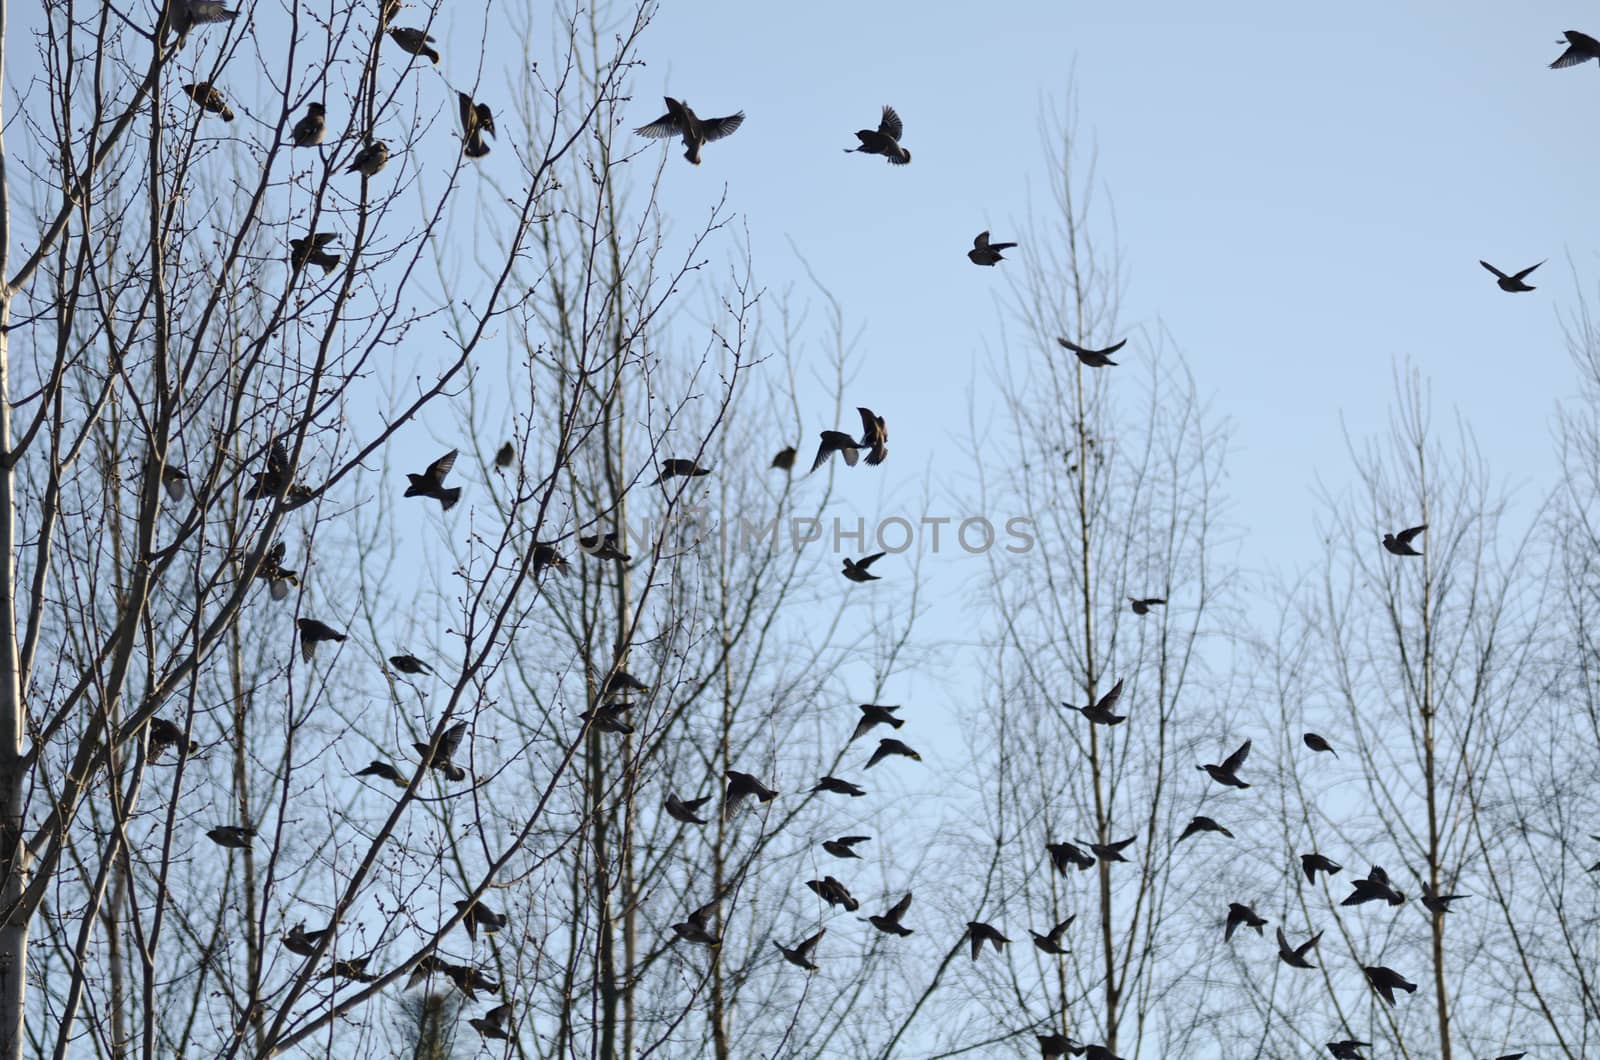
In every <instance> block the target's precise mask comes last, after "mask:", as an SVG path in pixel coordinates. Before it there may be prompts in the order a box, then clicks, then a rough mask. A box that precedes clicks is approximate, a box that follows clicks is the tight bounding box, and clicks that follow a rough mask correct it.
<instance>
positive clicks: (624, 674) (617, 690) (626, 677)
mask: <svg viewBox="0 0 1600 1060" xmlns="http://www.w3.org/2000/svg"><path fill="white" fill-rule="evenodd" d="M581 543H582V542H580V544H581ZM648 691H650V686H649V685H647V684H645V683H644V682H643V681H641V680H639V679H638V678H637V677H635V676H633V675H632V674H630V673H629V672H628V671H626V670H623V669H621V668H618V669H616V670H614V671H612V672H611V674H610V675H609V676H608V677H607V678H606V680H605V684H603V685H601V687H600V695H601V696H602V697H604V698H606V699H612V698H615V697H617V696H627V695H632V694H633V693H635V692H648Z"/></svg>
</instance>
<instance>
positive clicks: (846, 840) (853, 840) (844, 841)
mask: <svg viewBox="0 0 1600 1060" xmlns="http://www.w3.org/2000/svg"><path fill="white" fill-rule="evenodd" d="M871 838H872V837H871V836H869V835H844V836H840V837H839V838H838V839H836V840H835V842H836V843H838V844H839V845H840V846H847V847H853V846H855V845H856V844H857V843H865V842H866V841H867V840H869V839H871Z"/></svg>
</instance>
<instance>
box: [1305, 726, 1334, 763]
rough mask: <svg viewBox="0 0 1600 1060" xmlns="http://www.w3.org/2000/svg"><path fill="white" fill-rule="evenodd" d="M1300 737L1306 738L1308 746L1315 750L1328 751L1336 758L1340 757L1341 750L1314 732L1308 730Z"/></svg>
mask: <svg viewBox="0 0 1600 1060" xmlns="http://www.w3.org/2000/svg"><path fill="white" fill-rule="evenodd" d="M1300 738H1301V739H1302V740H1304V741H1305V743H1306V746H1307V747H1309V748H1311V749H1312V750H1313V751H1326V752H1327V753H1328V754H1331V755H1333V757H1335V758H1338V757H1339V752H1338V751H1335V750H1334V749H1333V745H1332V744H1331V743H1329V742H1328V741H1327V740H1324V739H1323V738H1322V737H1320V736H1318V735H1317V734H1316V733H1314V732H1308V733H1306V734H1305V735H1304V736H1302V737H1300Z"/></svg>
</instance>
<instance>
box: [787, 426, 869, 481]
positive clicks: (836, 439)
mask: <svg viewBox="0 0 1600 1060" xmlns="http://www.w3.org/2000/svg"><path fill="white" fill-rule="evenodd" d="M821 437H822V442H821V444H819V445H818V446H817V458H816V459H815V460H813V461H811V471H812V472H815V471H816V470H817V468H819V467H821V466H822V465H823V464H825V463H827V462H828V458H829V457H831V456H832V455H833V454H834V453H841V454H843V456H844V462H845V465H846V466H848V467H855V466H856V460H857V459H859V458H860V456H861V453H860V450H859V448H858V447H857V445H856V440H855V439H854V438H852V437H851V436H850V435H848V434H846V433H844V432H843V431H823V432H821ZM789 462H790V463H791V464H793V463H794V458H793V457H790V459H789Z"/></svg>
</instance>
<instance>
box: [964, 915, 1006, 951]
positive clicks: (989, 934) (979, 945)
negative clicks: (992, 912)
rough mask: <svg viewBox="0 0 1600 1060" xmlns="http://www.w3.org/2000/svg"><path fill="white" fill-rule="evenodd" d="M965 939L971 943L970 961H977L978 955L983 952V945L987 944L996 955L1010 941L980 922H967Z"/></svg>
mask: <svg viewBox="0 0 1600 1060" xmlns="http://www.w3.org/2000/svg"><path fill="white" fill-rule="evenodd" d="M967 938H968V940H970V941H971V943H972V959H973V960H977V959H978V954H979V953H981V952H983V944H984V943H985V942H987V943H988V944H989V945H991V946H993V947H994V951H995V952H996V953H999V952H1001V951H1002V950H1004V949H1005V945H1006V943H1008V942H1010V941H1011V940H1010V939H1008V938H1006V937H1005V936H1004V935H1002V934H1000V931H999V929H998V928H995V927H992V926H991V925H989V924H985V923H984V922H983V921H981V920H969V921H967Z"/></svg>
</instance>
